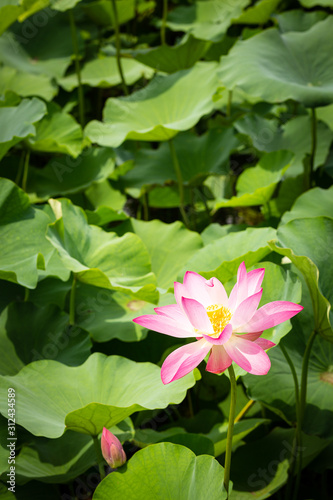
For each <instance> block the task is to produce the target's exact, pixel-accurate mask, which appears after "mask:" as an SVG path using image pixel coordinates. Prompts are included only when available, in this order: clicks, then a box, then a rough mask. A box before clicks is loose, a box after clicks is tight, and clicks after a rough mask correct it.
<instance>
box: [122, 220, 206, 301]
mask: <svg viewBox="0 0 333 500" xmlns="http://www.w3.org/2000/svg"><path fill="white" fill-rule="evenodd" d="M119 230H121V232H122V233H123V234H126V232H127V231H133V232H134V233H135V234H137V235H138V236H139V237H140V238H141V240H142V241H143V243H144V244H145V245H146V247H147V249H148V252H149V255H150V258H151V268H152V271H153V273H154V274H155V276H156V278H157V285H158V287H160V288H161V289H162V290H161V291H162V292H163V291H166V290H168V288H169V287H173V282H174V281H175V280H176V279H177V276H178V273H179V271H181V269H182V268H183V267H184V262H187V261H188V260H189V259H190V258H191V257H192V256H193V255H194V254H195V253H196V251H197V250H199V249H200V248H202V246H203V244H202V240H201V238H200V236H199V235H198V233H195V232H194V231H189V230H188V229H186V228H185V227H184V225H183V224H182V223H181V222H179V221H176V222H173V223H172V224H165V223H164V222H161V221H159V220H153V221H149V222H145V221H139V220H137V219H131V220H130V221H126V222H124V223H123V224H122V225H121V226H120V228H117V231H119ZM171 242H172V244H171Z"/></svg>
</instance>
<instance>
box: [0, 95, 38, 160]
mask: <svg viewBox="0 0 333 500" xmlns="http://www.w3.org/2000/svg"><path fill="white" fill-rule="evenodd" d="M45 113H46V106H45V104H44V103H43V101H41V100H40V99H36V98H33V99H23V101H21V102H20V103H19V105H18V106H15V107H14V106H8V107H2V108H0V121H1V124H2V125H1V130H0V159H1V158H2V157H3V156H4V155H5V154H6V153H7V151H8V150H9V149H10V148H11V147H12V146H14V145H15V144H17V143H18V142H20V141H22V139H24V138H25V137H28V136H30V135H35V134H36V127H35V125H34V124H35V123H36V122H38V121H39V120H40V119H41V118H43V116H44V115H45Z"/></svg>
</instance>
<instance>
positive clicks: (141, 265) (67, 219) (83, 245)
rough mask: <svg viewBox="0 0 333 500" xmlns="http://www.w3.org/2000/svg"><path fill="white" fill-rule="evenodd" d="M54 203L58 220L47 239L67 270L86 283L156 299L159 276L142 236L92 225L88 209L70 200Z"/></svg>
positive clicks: (52, 225)
mask: <svg viewBox="0 0 333 500" xmlns="http://www.w3.org/2000/svg"><path fill="white" fill-rule="evenodd" d="M51 203H52V208H53V210H54V212H55V214H56V216H57V220H56V222H54V223H53V224H51V225H50V226H49V230H48V233H47V238H48V239H49V241H50V242H51V243H52V244H53V245H54V247H55V248H56V249H57V251H58V252H59V255H60V258H61V260H62V262H63V265H64V266H65V268H66V269H68V270H70V271H72V272H73V273H76V275H77V279H78V280H79V281H82V282H83V283H87V284H90V285H94V286H97V287H102V288H109V289H116V290H120V291H123V292H124V291H125V292H126V291H127V292H130V293H131V292H132V293H133V294H134V295H135V296H136V297H137V298H142V299H143V300H148V301H156V291H155V282H156V279H155V276H154V274H153V273H152V272H151V265H150V258H149V254H148V252H147V250H146V247H145V245H144V244H143V243H142V241H141V239H140V238H139V237H138V236H136V235H135V234H126V235H124V236H123V237H122V238H119V237H117V235H116V234H115V233H107V232H105V231H103V230H102V229H101V228H99V227H96V226H89V224H88V223H87V219H86V216H85V214H84V211H83V210H82V209H81V208H79V207H75V206H74V205H72V204H71V202H70V201H69V200H66V199H62V200H61V201H56V200H54V201H53V202H51Z"/></svg>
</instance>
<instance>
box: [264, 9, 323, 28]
mask: <svg viewBox="0 0 333 500" xmlns="http://www.w3.org/2000/svg"><path fill="white" fill-rule="evenodd" d="M274 17H275V19H277V22H278V23H279V28H280V31H282V32H283V33H286V32H287V31H307V30H308V29H310V28H312V26H313V25H314V24H316V23H317V22H318V21H322V20H323V19H326V17H327V13H326V12H323V11H321V10H315V11H313V12H304V10H287V11H286V12H281V14H276V15H275V16H274Z"/></svg>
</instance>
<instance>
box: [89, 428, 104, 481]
mask: <svg viewBox="0 0 333 500" xmlns="http://www.w3.org/2000/svg"><path fill="white" fill-rule="evenodd" d="M92 438H93V441H94V447H95V453H96V458H97V464H98V470H99V475H100V476H101V480H102V479H104V478H105V470H104V458H103V455H102V452H101V444H100V442H99V439H98V437H97V436H92Z"/></svg>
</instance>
